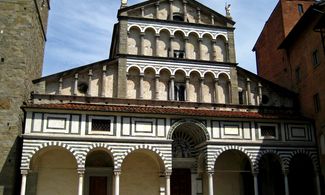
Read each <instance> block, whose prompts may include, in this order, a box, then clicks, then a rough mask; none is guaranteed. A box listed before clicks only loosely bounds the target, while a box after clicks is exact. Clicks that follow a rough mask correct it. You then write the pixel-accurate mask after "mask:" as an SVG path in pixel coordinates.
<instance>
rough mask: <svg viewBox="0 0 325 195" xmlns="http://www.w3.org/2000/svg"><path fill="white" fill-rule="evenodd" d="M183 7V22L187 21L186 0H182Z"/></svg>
mask: <svg viewBox="0 0 325 195" xmlns="http://www.w3.org/2000/svg"><path fill="white" fill-rule="evenodd" d="M183 5H184V7H183V9H184V22H187V1H186V0H183Z"/></svg>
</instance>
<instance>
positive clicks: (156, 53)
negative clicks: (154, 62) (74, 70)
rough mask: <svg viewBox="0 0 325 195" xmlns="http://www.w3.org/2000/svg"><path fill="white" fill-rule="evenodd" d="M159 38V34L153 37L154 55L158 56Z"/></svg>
mask: <svg viewBox="0 0 325 195" xmlns="http://www.w3.org/2000/svg"><path fill="white" fill-rule="evenodd" d="M159 38H160V34H156V36H155V39H156V48H155V50H154V54H153V55H154V56H159V47H158V46H159Z"/></svg>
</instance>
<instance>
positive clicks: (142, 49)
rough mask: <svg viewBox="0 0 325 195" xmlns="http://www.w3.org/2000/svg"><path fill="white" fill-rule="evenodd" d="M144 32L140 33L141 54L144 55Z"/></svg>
mask: <svg viewBox="0 0 325 195" xmlns="http://www.w3.org/2000/svg"><path fill="white" fill-rule="evenodd" d="M144 35H145V33H144V32H141V33H140V55H144Z"/></svg>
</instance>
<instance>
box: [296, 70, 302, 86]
mask: <svg viewBox="0 0 325 195" xmlns="http://www.w3.org/2000/svg"><path fill="white" fill-rule="evenodd" d="M295 74H296V82H297V83H299V82H300V80H301V70H300V67H297V68H296V70H295Z"/></svg>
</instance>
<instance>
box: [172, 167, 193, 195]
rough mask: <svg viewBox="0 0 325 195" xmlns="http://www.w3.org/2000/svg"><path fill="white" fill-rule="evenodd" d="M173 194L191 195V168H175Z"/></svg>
mask: <svg viewBox="0 0 325 195" xmlns="http://www.w3.org/2000/svg"><path fill="white" fill-rule="evenodd" d="M171 195H191V170H190V169H173V174H172V175H171Z"/></svg>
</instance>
